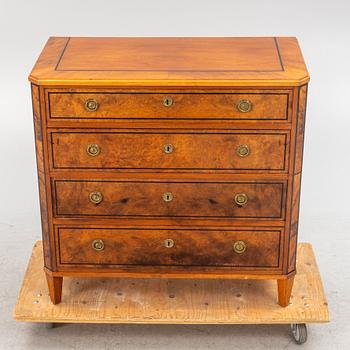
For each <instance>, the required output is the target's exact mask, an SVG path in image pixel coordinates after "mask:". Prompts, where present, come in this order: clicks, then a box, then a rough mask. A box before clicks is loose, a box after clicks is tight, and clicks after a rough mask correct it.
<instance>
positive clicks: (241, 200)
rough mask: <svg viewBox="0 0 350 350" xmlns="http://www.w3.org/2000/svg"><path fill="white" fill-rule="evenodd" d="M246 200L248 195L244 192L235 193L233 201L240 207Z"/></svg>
mask: <svg viewBox="0 0 350 350" xmlns="http://www.w3.org/2000/svg"><path fill="white" fill-rule="evenodd" d="M247 202H248V196H247V195H246V194H245V193H237V194H236V195H235V203H236V204H237V205H239V206H240V207H243V206H244V205H246V204H247Z"/></svg>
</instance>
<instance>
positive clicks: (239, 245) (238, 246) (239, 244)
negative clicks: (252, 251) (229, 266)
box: [233, 241, 247, 254]
mask: <svg viewBox="0 0 350 350" xmlns="http://www.w3.org/2000/svg"><path fill="white" fill-rule="evenodd" d="M233 250H234V252H235V253H237V254H242V253H244V252H245V251H246V250H247V244H246V243H245V242H243V241H236V242H235V243H233Z"/></svg>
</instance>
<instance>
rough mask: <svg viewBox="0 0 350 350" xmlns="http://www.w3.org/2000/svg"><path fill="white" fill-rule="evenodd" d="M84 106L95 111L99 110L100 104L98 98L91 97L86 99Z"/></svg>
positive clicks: (90, 110)
mask: <svg viewBox="0 0 350 350" xmlns="http://www.w3.org/2000/svg"><path fill="white" fill-rule="evenodd" d="M84 107H85V109H86V110H87V111H89V112H95V111H97V109H98V107H99V104H98V102H97V101H96V100H94V99H92V98H90V99H88V100H86V101H85V104H84Z"/></svg>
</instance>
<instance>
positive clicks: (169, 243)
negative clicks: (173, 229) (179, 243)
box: [164, 238, 175, 248]
mask: <svg viewBox="0 0 350 350" xmlns="http://www.w3.org/2000/svg"><path fill="white" fill-rule="evenodd" d="M174 244H175V242H174V241H173V240H172V239H171V238H168V239H166V240H165V241H164V246H165V248H172V247H173V246H174Z"/></svg>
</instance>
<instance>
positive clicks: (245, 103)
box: [237, 100, 253, 113]
mask: <svg viewBox="0 0 350 350" xmlns="http://www.w3.org/2000/svg"><path fill="white" fill-rule="evenodd" d="M252 108H253V104H252V103H251V102H250V101H249V100H240V101H239V102H238V104H237V109H238V110H239V111H240V112H242V113H247V112H250V111H251V110H252Z"/></svg>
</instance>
